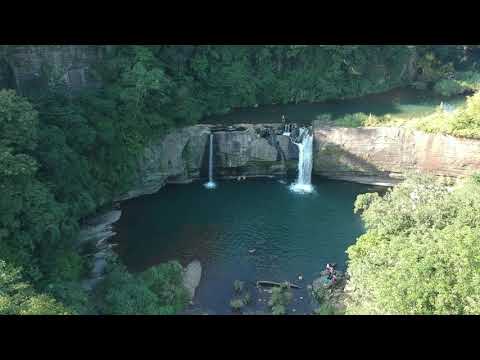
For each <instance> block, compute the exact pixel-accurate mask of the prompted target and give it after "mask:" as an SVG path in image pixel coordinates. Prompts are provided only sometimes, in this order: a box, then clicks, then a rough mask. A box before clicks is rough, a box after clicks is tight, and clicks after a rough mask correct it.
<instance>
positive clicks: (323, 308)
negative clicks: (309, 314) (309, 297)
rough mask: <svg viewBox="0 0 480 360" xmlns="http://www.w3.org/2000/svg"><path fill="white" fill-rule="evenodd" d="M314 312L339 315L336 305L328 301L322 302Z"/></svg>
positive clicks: (316, 313)
mask: <svg viewBox="0 0 480 360" xmlns="http://www.w3.org/2000/svg"><path fill="white" fill-rule="evenodd" d="M314 314H315V315H339V313H338V312H337V311H336V309H335V307H334V306H333V305H331V304H328V303H324V304H321V305H320V306H319V307H318V308H317V309H315V310H314Z"/></svg>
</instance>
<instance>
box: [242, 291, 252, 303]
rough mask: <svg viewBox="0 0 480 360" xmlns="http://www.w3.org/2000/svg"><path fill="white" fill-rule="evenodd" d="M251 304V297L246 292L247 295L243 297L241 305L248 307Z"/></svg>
mask: <svg viewBox="0 0 480 360" xmlns="http://www.w3.org/2000/svg"><path fill="white" fill-rule="evenodd" d="M251 302H252V295H250V293H249V292H247V293H246V294H245V295H244V296H243V303H244V304H245V305H249V304H250V303H251Z"/></svg>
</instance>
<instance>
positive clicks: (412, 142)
mask: <svg viewBox="0 0 480 360" xmlns="http://www.w3.org/2000/svg"><path fill="white" fill-rule="evenodd" d="M313 130H314V154H313V157H314V165H313V172H314V174H317V175H323V176H327V177H330V178H334V179H342V180H349V181H356V182H364V183H369V184H379V185H393V184H396V183H398V182H399V181H401V180H402V179H403V178H404V176H405V174H406V173H408V172H421V173H428V174H432V175H436V176H445V177H450V178H458V177H464V176H468V175H471V174H473V173H474V172H476V171H479V170H480V141H479V140H469V139H461V138H456V137H452V136H448V135H442V134H427V133H423V132H420V131H415V130H412V129H408V128H403V127H377V128H338V127H329V126H325V125H323V124H322V123H320V122H315V123H314V128H313Z"/></svg>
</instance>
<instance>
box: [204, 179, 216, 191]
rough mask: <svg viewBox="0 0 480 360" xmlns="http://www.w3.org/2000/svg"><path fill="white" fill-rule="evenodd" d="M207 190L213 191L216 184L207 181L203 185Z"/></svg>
mask: <svg viewBox="0 0 480 360" xmlns="http://www.w3.org/2000/svg"><path fill="white" fill-rule="evenodd" d="M203 186H205V187H206V188H207V189H215V188H216V187H217V184H216V183H215V182H214V181H209V182H207V183H206V184H203Z"/></svg>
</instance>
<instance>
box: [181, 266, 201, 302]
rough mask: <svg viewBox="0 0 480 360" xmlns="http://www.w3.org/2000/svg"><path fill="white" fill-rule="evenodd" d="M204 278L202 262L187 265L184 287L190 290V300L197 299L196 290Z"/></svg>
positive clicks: (184, 274)
mask: <svg viewBox="0 0 480 360" xmlns="http://www.w3.org/2000/svg"><path fill="white" fill-rule="evenodd" d="M201 277H202V265H201V264H200V261H198V260H194V261H192V262H191V263H190V264H188V265H187V267H186V268H185V271H184V273H183V286H184V287H185V288H186V289H187V290H188V292H189V294H190V299H192V300H193V298H194V297H195V290H196V288H197V287H198V285H199V284H200V279H201Z"/></svg>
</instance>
